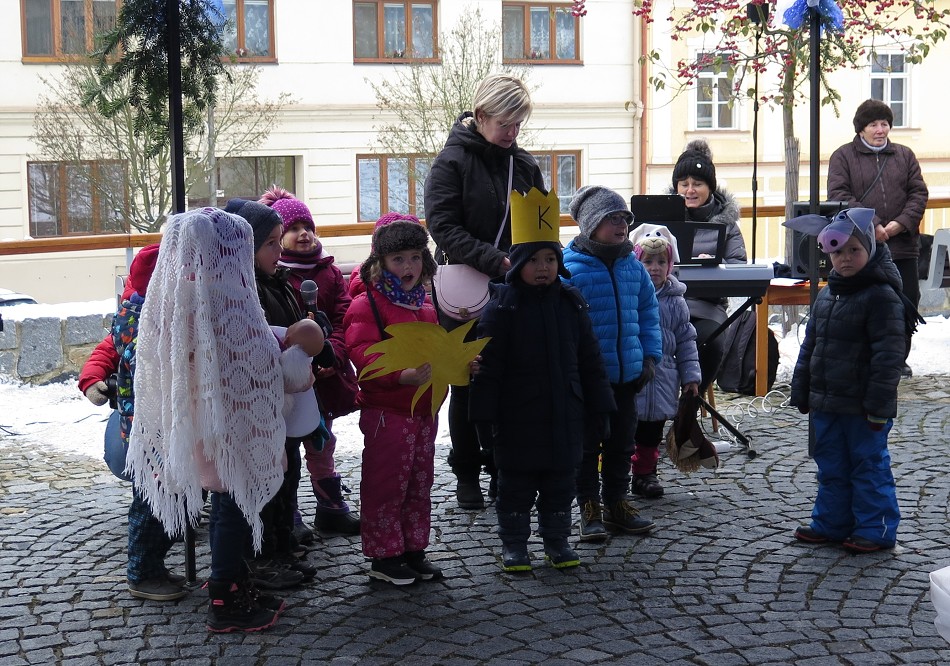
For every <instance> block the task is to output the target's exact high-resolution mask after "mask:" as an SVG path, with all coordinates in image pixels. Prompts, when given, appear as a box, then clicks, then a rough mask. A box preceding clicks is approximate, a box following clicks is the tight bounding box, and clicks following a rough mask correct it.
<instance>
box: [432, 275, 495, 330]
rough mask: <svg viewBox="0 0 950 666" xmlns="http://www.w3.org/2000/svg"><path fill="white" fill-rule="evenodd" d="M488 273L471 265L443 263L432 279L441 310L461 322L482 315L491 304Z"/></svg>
mask: <svg viewBox="0 0 950 666" xmlns="http://www.w3.org/2000/svg"><path fill="white" fill-rule="evenodd" d="M488 280H489V278H488V276H487V275H485V274H484V273H482V272H481V271H478V270H475V269H474V268H472V267H471V266H468V265H467V264H443V265H442V266H439V269H438V270H437V271H436V273H435V276H434V277H433V278H432V289H433V290H434V291H435V298H436V303H438V304H439V310H441V311H442V313H443V314H444V315H446V316H447V317H451V318H452V319H455V320H457V321H468V320H469V319H474V318H475V317H478V316H479V315H480V314H481V313H482V310H484V309H485V306H486V305H488V301H489V295H488Z"/></svg>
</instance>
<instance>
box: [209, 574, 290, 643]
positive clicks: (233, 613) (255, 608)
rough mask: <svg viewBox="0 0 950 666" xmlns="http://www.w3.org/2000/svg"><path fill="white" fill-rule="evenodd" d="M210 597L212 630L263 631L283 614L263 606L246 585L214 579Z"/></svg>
mask: <svg viewBox="0 0 950 666" xmlns="http://www.w3.org/2000/svg"><path fill="white" fill-rule="evenodd" d="M208 596H209V598H210V604H209V606H208V621H207V625H208V631H213V632H229V631H261V630H263V629H268V628H269V627H272V626H274V623H275V622H277V615H278V613H279V611H278V610H272V609H270V608H264V607H262V606H261V605H260V603H259V601H258V599H257V598H256V597H255V595H254V592H253V590H252V588H251V587H250V586H249V585H247V583H246V582H242V583H235V582H231V581H214V580H210V581H208ZM281 606H282V604H281Z"/></svg>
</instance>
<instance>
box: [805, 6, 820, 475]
mask: <svg viewBox="0 0 950 666" xmlns="http://www.w3.org/2000/svg"><path fill="white" fill-rule="evenodd" d="M808 17H809V47H810V49H809V51H810V61H809V63H808V75H809V77H810V78H811V81H810V84H811V86H810V94H811V98H810V99H809V100H808V106H809V109H810V117H811V121H810V125H811V140H810V143H809V147H808V177H809V179H810V181H811V182H810V185H811V187H810V188H809V197H808V203H809V207H808V212H809V213H811V214H813V215H817V214H818V213H819V210H820V206H819V203H818V178H819V174H820V169H819V167H820V166H821V153H820V152H819V151H820V148H819V140H818V139H819V136H820V131H821V128H820V126H819V117H818V111H819V107H820V106H821V86H820V83H821V78H820V74H819V72H820V68H821V48H820V47H821V44H820V40H821V16H819V14H818V0H808ZM808 287H809V288H808V303H809V309H811V308H812V307H814V305H815V299H816V298H818V244H817V243H816V242H814V241H811V242H809V243H808ZM814 454H815V421H814V415H813V414H812V413H811V412H809V413H808V455H809V456H812V457H813V456H814Z"/></svg>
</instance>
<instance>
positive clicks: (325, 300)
mask: <svg viewBox="0 0 950 666" xmlns="http://www.w3.org/2000/svg"><path fill="white" fill-rule="evenodd" d="M281 264H282V265H284V266H286V267H287V270H288V274H287V281H288V282H289V283H290V286H291V287H293V288H294V291H295V292H296V294H297V301H298V302H299V305H300V308H301V310H302V311H303V312H306V304H305V303H304V302H303V299H302V298H301V297H300V285H301V283H302V282H303V281H304V280H313V281H314V282H316V283H317V309H318V310H320V311H321V312H323V313H324V314H325V315H326V316H327V317H328V318H329V320H330V324H331V325H332V326H333V333H331V334H330V338H329V340H330V346H331V347H333V354H334V355H335V356H336V366H335V368H336V374H334V375H330V376H329V377H326V378H318V379H317V381H316V382H314V385H313V386H314V388H315V389H316V390H317V395H318V396H319V397H320V406H321V407H322V408H323V411H324V412H325V416H326V417H327V418H329V419H334V418H339V417H340V416H344V415H345V414H349V413H350V412H352V411H353V410H354V409H355V408H356V403H355V398H356V391H357V387H356V376H355V375H354V374H353V370H352V366H350V356H349V354H348V353H347V350H346V340H345V339H344V336H343V317H344V315H346V311H347V310H348V309H349V307H350V303H351V302H352V301H353V299H352V298H350V295H349V293H348V292H347V290H346V281H345V280H344V279H343V273H341V272H340V269H339V268H337V267H336V265H335V264H334V263H333V257H332V256H330V255H328V254H324V253H323V252H322V250H321V251H320V256H319V258H318V259H316V260H315V264H314V265H313V266H312V267H311V268H301V267H300V265H299V264H298V265H295V264H294V262H293V261H292V260H291V259H290V258H289V257H288V256H287V255H282V256H281Z"/></svg>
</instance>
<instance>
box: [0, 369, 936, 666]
mask: <svg viewBox="0 0 950 666" xmlns="http://www.w3.org/2000/svg"><path fill="white" fill-rule="evenodd" d="M901 395H902V402H901V416H900V418H899V420H898V422H897V424H896V427H895V428H894V430H893V432H892V435H891V455H892V458H893V466H894V472H895V476H896V477H897V481H898V495H899V499H900V504H901V510H902V512H903V521H902V523H901V529H900V533H899V545H898V547H897V549H895V551H893V552H887V553H875V554H871V555H863V556H852V555H849V554H846V553H845V552H844V551H842V550H841V549H840V548H838V547H836V546H832V545H828V546H818V547H815V546H805V545H801V544H798V543H796V542H795V541H794V540H793V539H792V531H793V530H794V528H795V527H796V526H797V525H798V524H800V523H801V522H803V521H805V520H807V518H808V515H809V512H810V509H811V504H812V501H813V498H814V494H815V467H814V464H813V462H812V461H811V460H809V459H808V457H807V456H806V453H805V444H804V435H803V433H804V432H805V426H806V420H805V417H802V416H801V415H799V414H798V412H797V410H795V409H791V408H788V407H781V406H780V405H779V404H778V403H779V401H780V400H781V398H777V399H775V400H774V401H769V402H768V403H763V402H762V401H761V400H757V401H750V400H748V399H745V400H741V401H738V402H737V401H736V400H733V401H732V402H733V404H732V407H728V408H727V407H726V405H727V404H728V402H729V401H728V400H727V399H726V396H725V395H722V394H720V396H719V398H720V407H721V408H723V409H725V410H726V411H727V413H728V415H731V416H732V417H733V418H734V419H736V420H739V418H738V415H739V414H740V413H741V414H743V416H742V418H741V422H740V423H739V427H740V429H742V430H743V431H744V432H746V434H748V435H750V436H751V437H752V439H753V444H754V447H755V449H756V451H757V452H758V456H757V457H755V458H754V459H749V458H748V457H747V456H745V455H743V454H742V453H741V452H732V453H728V454H725V455H724V457H723V460H724V466H723V468H722V469H721V470H720V471H719V472H718V473H715V474H714V473H711V472H709V471H702V472H699V473H696V474H694V475H692V476H689V477H687V476H685V475H682V474H680V473H678V472H677V471H676V470H675V469H673V468H672V467H670V466H668V464H667V463H664V465H665V466H664V467H663V468H662V477H663V480H664V485H665V487H666V496H665V497H664V498H662V499H661V500H655V501H651V502H649V503H647V502H645V501H642V502H638V504H640V505H641V506H642V507H643V511H644V513H645V514H647V515H650V516H651V517H652V518H654V519H655V520H656V523H657V530H656V531H655V533H654V534H652V535H649V536H645V537H615V538H613V539H612V540H611V541H610V542H609V543H607V544H604V545H592V544H591V545H581V546H578V551H579V552H580V554H581V556H582V559H583V564H582V566H581V567H579V568H577V569H575V570H569V571H566V572H562V571H556V570H554V569H552V568H550V567H547V566H545V565H544V564H543V563H541V544H540V541H538V540H535V541H533V542H532V551H533V555H534V558H535V563H536V568H535V570H534V572H533V573H530V574H528V575H510V574H505V573H503V572H502V571H501V569H500V567H499V559H498V542H497V540H496V537H495V535H494V533H493V525H494V511H493V509H492V508H490V507H489V509H488V510H486V511H484V512H481V513H474V512H464V511H460V510H459V509H458V508H457V507H456V506H455V503H454V501H453V499H452V496H453V493H452V491H453V489H454V484H453V482H452V478H451V474H450V473H449V471H448V468H447V467H446V465H445V462H444V460H445V455H444V454H445V453H446V451H444V450H440V451H439V452H437V458H438V464H437V470H436V486H435V488H434V491H433V494H434V516H433V528H434V538H433V542H432V546H431V548H430V557H431V558H432V559H433V560H434V561H436V562H437V563H438V564H439V565H441V566H442V567H443V569H444V571H445V572H446V574H447V577H446V579H445V580H444V581H442V582H437V583H426V584H418V585H415V586H410V587H409V588H394V587H392V586H388V585H386V584H385V583H380V582H377V581H374V582H370V579H369V578H368V576H367V575H366V571H367V564H366V562H365V560H364V559H363V557H362V556H361V554H360V552H359V541H358V539H356V538H343V537H325V538H324V539H323V540H322V543H321V545H320V547H319V548H318V549H317V550H316V551H314V552H313V553H311V555H310V558H311V560H312V561H313V562H314V563H315V564H316V565H317V566H318V567H319V573H318V575H317V577H316V581H315V582H314V583H313V584H312V585H311V586H309V587H307V588H304V589H300V590H296V591H292V592H290V593H289V594H288V595H286V598H287V600H288V602H289V608H288V610H287V611H286V613H285V615H283V616H282V617H281V619H280V621H279V622H278V624H277V626H276V627H274V628H273V629H272V630H271V631H268V632H264V633H259V634H246V635H245V634H240V635H237V634H228V635H211V634H209V633H208V632H207V631H206V630H205V627H204V619H205V612H206V604H207V598H206V596H205V593H204V592H203V591H201V590H194V591H193V592H192V593H191V594H190V595H189V596H188V597H186V598H185V599H183V600H181V601H180V602H172V603H165V604H163V603H156V602H143V601H141V600H136V599H133V598H132V597H130V596H129V594H128V592H127V590H126V585H125V575H124V574H125V554H124V549H125V539H126V533H125V529H126V519H125V512H126V510H127V506H128V502H129V492H128V487H127V486H125V485H123V484H121V483H119V482H118V481H116V480H115V479H114V478H113V477H111V476H110V475H109V474H108V472H107V471H106V470H105V467H104V466H103V464H102V463H101V462H99V461H95V460H91V459H89V458H85V457H78V456H67V455H50V454H48V453H45V452H44V453H39V452H37V451H35V450H30V449H29V448H27V447H23V446H22V443H19V442H18V441H17V438H15V437H9V436H8V437H6V439H3V440H0V665H7V664H53V663H63V664H127V663H134V664H173V663H174V664H189V663H192V664H209V663H215V664H227V665H231V664H268V665H271V664H297V663H318V662H326V663H331V664H389V663H397V662H400V663H411V664H507V663H514V664H517V663H524V664H528V663H542V662H543V663H545V664H572V663H584V664H600V663H603V664H609V663H636V664H644V665H646V664H710V665H712V664H722V665H726V664H802V665H809V666H812V665H814V666H819V665H824V664H861V665H866V664H948V663H950V645H948V644H947V643H946V642H945V641H944V640H943V639H942V638H940V636H939V635H938V634H937V633H936V630H935V628H934V625H933V619H934V616H935V611H934V608H933V606H932V604H931V602H930V595H929V581H928V573H929V572H930V571H932V570H935V569H937V568H940V567H942V566H945V565H947V564H950V527H948V520H947V518H948V516H947V506H948V493H950V479H948V477H947V474H946V469H947V456H946V451H947V448H948V443H950V442H948V433H950V387H948V386H947V378H946V377H917V378H914V379H912V380H908V381H905V382H904V383H903V384H902V386H901ZM750 412H755V413H754V414H750ZM358 462H359V461H358V459H357V458H355V457H351V458H349V459H344V460H342V461H340V467H341V469H342V470H343V471H344V472H346V473H347V475H348V477H349V478H350V481H351V485H353V486H354V487H356V485H357V484H356V483H355V482H356V481H357V479H356V476H357V475H358ZM305 507H306V509H307V513H308V514H310V515H312V508H313V504H312V500H308V501H307V502H305ZM206 537H207V534H206V533H205V532H204V530H203V529H199V531H198V571H199V577H200V576H201V575H202V574H203V572H206V571H207V566H208V558H207V548H206ZM181 562H182V556H181V548H180V547H179V546H176V547H175V548H174V549H173V551H172V557H171V558H170V564H171V565H172V566H174V567H176V568H178V569H179V570H180V569H181Z"/></svg>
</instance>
